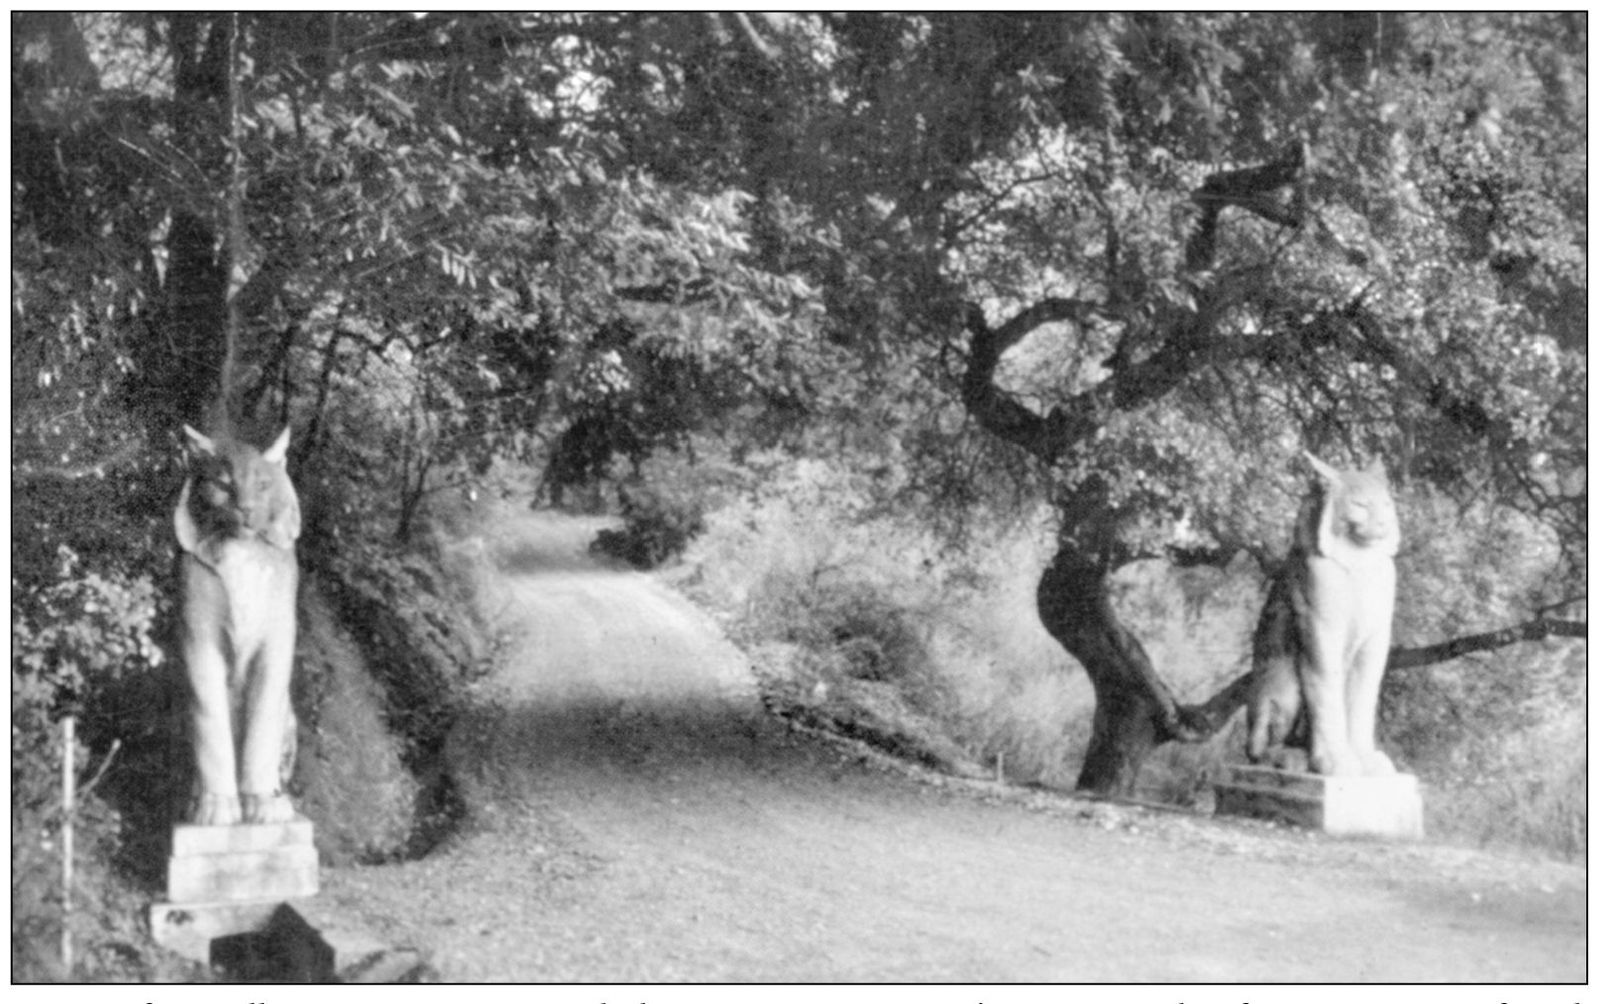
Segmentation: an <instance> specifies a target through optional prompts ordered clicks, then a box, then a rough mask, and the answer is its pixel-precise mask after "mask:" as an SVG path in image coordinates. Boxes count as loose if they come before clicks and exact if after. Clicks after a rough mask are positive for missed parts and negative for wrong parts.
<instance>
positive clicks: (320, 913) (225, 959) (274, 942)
mask: <svg viewBox="0 0 1610 1004" xmlns="http://www.w3.org/2000/svg"><path fill="white" fill-rule="evenodd" d="M150 919H151V934H152V936H153V937H154V938H155V940H156V941H157V943H158V944H160V945H162V946H164V947H166V948H168V949H169V950H171V951H174V952H177V953H178V954H180V955H183V956H184V957H185V958H188V959H193V960H194V961H197V962H201V963H205V964H207V965H212V966H217V967H219V968H221V969H223V970H224V971H225V972H227V973H228V975H229V976H230V978H232V979H235V980H241V981H244V982H251V983H259V982H262V983H428V982H431V981H432V980H434V979H435V978H436V973H435V971H434V970H433V969H432V968H431V967H430V965H429V964H428V963H427V962H426V961H425V959H424V957H423V956H422V955H421V954H420V953H419V952H416V951H413V950H411V949H396V948H391V947H389V946H387V945H385V944H384V943H382V942H381V941H379V940H378V939H376V938H375V937H373V936H372V935H370V934H368V933H367V932H366V931H364V930H363V929H362V927H361V926H360V925H358V924H357V923H355V922H353V921H352V920H350V919H348V918H345V917H343V916H341V915H340V914H338V913H336V912H335V911H332V910H330V909H329V908H328V907H325V906H323V905H321V904H318V903H316V902H313V901H311V900H302V901H298V902H295V903H285V902H275V901H262V902H233V903H157V904H155V905H153V906H152V907H151V913H150Z"/></svg>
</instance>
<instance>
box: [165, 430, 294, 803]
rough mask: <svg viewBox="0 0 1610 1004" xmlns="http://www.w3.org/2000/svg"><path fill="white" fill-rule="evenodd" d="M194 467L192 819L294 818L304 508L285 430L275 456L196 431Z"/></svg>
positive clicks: (182, 522) (182, 539)
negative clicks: (290, 789) (299, 550)
mask: <svg viewBox="0 0 1610 1004" xmlns="http://www.w3.org/2000/svg"><path fill="white" fill-rule="evenodd" d="M185 434H186V436H187V437H188V438H189V440H190V444H191V451H192V472H191V476H190V478H189V479H187V480H186V481H185V485H184V489H183V490H182V492H181V493H180V496H179V504H178V506H177V508H175V510H174V514H173V522H174V532H175V535H176V537H177V538H178V541H179V547H180V550H181V554H180V558H179V581H180V588H181V602H180V637H181V647H182V653H183V658H184V669H185V678H186V681H187V683H188V690H189V708H188V712H189V713H188V717H189V724H190V738H191V742H192V744H193V746H194V753H195V762H196V792H195V800H194V803H193V805H192V808H191V810H190V813H189V821H190V822H192V823H196V824H200V825H209V826H220V825H230V824H233V823H237V822H246V823H274V822H283V821H285V820H288V819H290V818H292V817H293V816H294V814H295V813H294V810H293V808H292V806H291V801H290V798H289V796H288V795H287V794H286V792H285V785H286V782H287V780H288V768H289V759H290V758H289V756H288V751H291V750H294V743H295V737H296V721H295V717H294V716H293V714H292V712H291V669H292V665H293V663H294V659H295V650H296V588H297V563H296V551H295V542H296V538H297V537H298V536H299V535H300V533H301V528H302V518H301V511H300V508H299V507H298V505H297V500H296V492H295V490H294V488H293V487H292V485H291V479H290V476H289V474H287V472H286V469H285V452H286V447H287V445H288V443H289V438H290V430H289V429H287V430H285V432H283V433H281V434H280V436H279V438H278V439H276V440H275V442H274V444H273V445H271V446H270V447H269V448H268V449H266V450H262V451H259V450H257V449H256V448H254V447H252V446H250V445H248V444H245V443H242V442H239V441H238V440H235V439H233V438H227V437H223V436H219V437H208V436H204V435H202V434H201V433H199V432H196V431H195V430H194V429H191V428H190V427H189V426H186V427H185Z"/></svg>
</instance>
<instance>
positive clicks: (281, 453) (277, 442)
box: [263, 425, 291, 467]
mask: <svg viewBox="0 0 1610 1004" xmlns="http://www.w3.org/2000/svg"><path fill="white" fill-rule="evenodd" d="M290 445H291V427H290V426H288V425H287V426H286V427H285V428H283V429H281V430H280V434H279V435H278V436H276V437H274V442H273V443H272V444H271V445H270V446H269V448H268V449H266V450H264V451H263V459H264V460H266V461H268V462H269V463H271V464H278V465H279V466H281V467H284V466H285V451H286V450H287V449H288V448H289V447H290Z"/></svg>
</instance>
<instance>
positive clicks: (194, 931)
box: [150, 817, 319, 962]
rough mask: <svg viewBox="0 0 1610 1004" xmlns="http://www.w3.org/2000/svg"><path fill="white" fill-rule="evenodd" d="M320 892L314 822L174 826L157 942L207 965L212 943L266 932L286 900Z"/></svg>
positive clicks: (158, 907) (156, 917) (155, 919)
mask: <svg viewBox="0 0 1610 1004" xmlns="http://www.w3.org/2000/svg"><path fill="white" fill-rule="evenodd" d="M318 891H319V856H318V851H317V850H315V849H314V846H313V824H312V823H311V822H309V821H308V820H306V819H303V818H300V817H298V818H297V819H294V820H292V821H290V822H287V823H267V824H240V825H235V826H192V825H189V824H181V825H179V826H175V827H174V828H173V849H172V853H171V854H170V855H169V857H168V899H169V902H166V903H156V904H154V905H153V906H152V907H151V914H150V917H151V933H152V935H153V937H154V938H155V939H156V941H157V943H158V944H161V945H163V946H165V947H167V948H170V949H172V950H173V951H176V952H178V953H179V954H181V955H184V956H185V957H187V958H192V959H196V960H197V961H201V962H206V961H209V955H210V953H211V948H212V942H213V941H214V940H215V939H218V938H224V937H228V936H230V935H235V934H246V933H251V932H256V931H261V930H263V929H264V928H265V927H266V926H267V925H268V923H269V921H270V919H271V918H272V917H273V916H274V913H275V910H276V908H278V907H279V906H281V905H283V904H284V903H285V902H286V901H287V900H298V899H305V898H307V897H310V896H313V895H314V894H316V893H317V892H318Z"/></svg>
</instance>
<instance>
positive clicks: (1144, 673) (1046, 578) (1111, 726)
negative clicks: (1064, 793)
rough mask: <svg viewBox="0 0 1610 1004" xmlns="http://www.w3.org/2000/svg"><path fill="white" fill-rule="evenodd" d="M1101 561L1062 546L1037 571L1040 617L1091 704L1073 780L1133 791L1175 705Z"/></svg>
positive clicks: (1166, 735) (1104, 790) (1166, 733)
mask: <svg viewBox="0 0 1610 1004" xmlns="http://www.w3.org/2000/svg"><path fill="white" fill-rule="evenodd" d="M1108 572H1109V570H1108V568H1107V567H1106V563H1105V562H1104V561H1101V560H1099V559H1098V560H1095V561H1092V560H1091V556H1090V555H1089V554H1088V552H1085V551H1084V550H1083V549H1075V548H1071V547H1067V546H1064V547H1063V548H1061V549H1060V550H1058V551H1057V554H1056V556H1055V557H1054V558H1053V559H1052V560H1051V564H1050V567H1048V568H1047V569H1046V570H1045V573H1044V574H1043V575H1042V576H1041V577H1040V587H1039V592H1038V594H1037V600H1038V605H1039V614H1040V622H1041V623H1042V624H1044V625H1045V629H1046V630H1047V631H1049V632H1050V633H1051V636H1052V637H1053V638H1055V639H1056V640H1057V641H1058V642H1059V643H1060V644H1061V645H1062V647H1063V648H1065V649H1067V650H1068V653H1069V654H1070V655H1072V656H1073V657H1074V658H1075V659H1077V660H1079V664H1080V665H1081V666H1083V667H1084V670H1085V672H1086V673H1087V674H1089V676H1090V683H1091V685H1092V686H1094V687H1095V691H1096V712H1095V718H1094V720H1093V721H1092V723H1091V729H1090V746H1089V747H1088V748H1087V749H1086V750H1085V757H1084V765H1083V766H1082V767H1081V768H1080V770H1079V780H1078V783H1077V787H1078V788H1079V789H1080V790H1082V791H1092V792H1096V793H1098V794H1103V795H1129V794H1133V792H1134V788H1135V780H1136V778H1137V777H1138V776H1139V774H1140V766H1141V764H1142V763H1144V762H1145V760H1146V757H1147V756H1148V755H1149V754H1150V753H1151V752H1152V750H1154V749H1156V748H1157V747H1158V746H1159V745H1161V744H1162V743H1163V742H1166V741H1167V740H1168V739H1170V738H1172V736H1173V733H1174V730H1175V725H1174V724H1173V723H1175V722H1176V721H1177V716H1178V710H1177V705H1176V704H1175V702H1174V699H1173V697H1172V696H1171V695H1169V694H1168V692H1167V688H1166V687H1165V686H1164V685H1163V684H1162V681H1161V680H1160V679H1159V678H1158V676H1157V672H1156V670H1154V669H1153V668H1152V664H1151V660H1150V659H1149V658H1148V657H1147V655H1146V651H1145V649H1143V648H1142V647H1141V645H1140V642H1139V641H1138V640H1137V639H1136V638H1135V636H1134V635H1133V634H1131V633H1130V631H1129V630H1128V629H1127V628H1125V627H1124V625H1123V624H1122V623H1121V622H1120V621H1119V619H1118V615H1117V612H1116V611H1115V610H1114V609H1113V606H1112V601H1111V600H1110V599H1109V597H1108V592H1107V590H1108V581H1107V580H1108Z"/></svg>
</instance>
